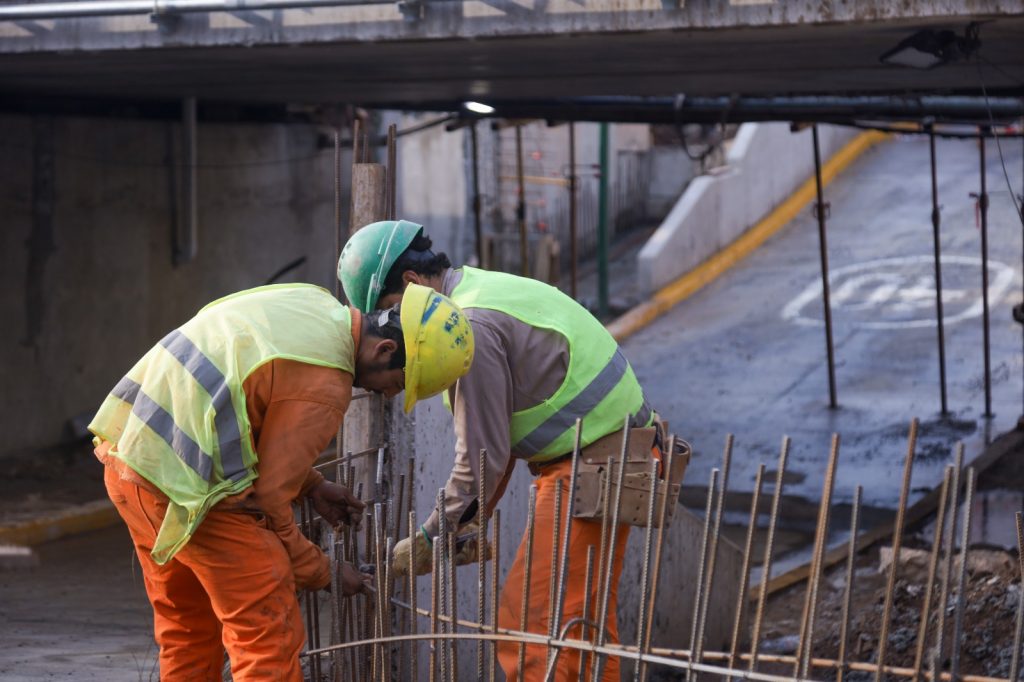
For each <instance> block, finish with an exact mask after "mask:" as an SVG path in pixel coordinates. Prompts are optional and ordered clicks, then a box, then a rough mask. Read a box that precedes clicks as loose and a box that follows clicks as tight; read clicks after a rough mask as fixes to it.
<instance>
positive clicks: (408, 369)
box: [354, 284, 473, 412]
mask: <svg viewBox="0 0 1024 682" xmlns="http://www.w3.org/2000/svg"><path fill="white" fill-rule="evenodd" d="M472 362H473V331H472V329H471V328H470V326H469V321H468V320H467V319H466V316H465V315H464V314H463V312H462V310H461V309H460V308H459V307H458V306H457V305H455V303H453V302H452V301H451V300H450V299H449V298H448V297H446V296H442V295H441V294H439V293H437V292H436V291H434V290H433V289H429V288H427V287H423V286H419V285H416V284H413V285H410V286H409V288H408V290H407V291H406V295H405V297H404V298H403V300H402V302H401V303H400V304H397V305H395V306H393V307H391V308H386V309H384V310H381V311H374V312H370V313H367V314H366V315H365V316H364V318H363V329H362V335H361V336H360V339H359V348H358V349H356V367H355V382H354V383H355V385H356V386H359V387H360V388H365V389H366V390H368V391H374V392H376V393H380V394H382V395H385V396H387V397H388V398H393V397H394V396H395V395H397V394H398V393H399V392H401V391H402V390H405V411H406V412H408V411H409V410H411V409H412V406H413V405H415V404H416V401H417V400H420V399H423V398H429V397H431V396H433V395H436V394H438V393H440V392H441V391H443V390H445V389H446V388H448V387H449V386H451V385H452V384H454V383H455V382H456V381H457V380H458V378H459V377H461V376H462V375H463V374H465V373H466V372H468V371H469V366H470V364H471V363H472Z"/></svg>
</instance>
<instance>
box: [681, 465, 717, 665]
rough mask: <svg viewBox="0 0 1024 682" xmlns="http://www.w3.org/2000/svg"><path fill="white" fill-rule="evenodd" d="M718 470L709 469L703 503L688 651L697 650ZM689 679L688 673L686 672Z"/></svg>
mask: <svg viewBox="0 0 1024 682" xmlns="http://www.w3.org/2000/svg"><path fill="white" fill-rule="evenodd" d="M719 473H720V472H719V470H718V469H717V468H714V469H712V470H711V478H710V480H709V481H708V495H707V500H706V502H705V505H704V531H703V532H702V533H701V542H700V559H699V560H698V561H697V584H696V586H695V588H694V593H693V618H692V619H691V620H690V651H696V650H697V621H698V619H699V618H700V611H701V608H700V602H701V598H702V597H703V596H704V579H705V573H706V571H707V563H708V547H709V545H710V543H711V513H712V510H713V509H714V505H715V489H716V488H717V487H718V475H719ZM686 676H687V680H689V676H690V673H689V671H687V673H686Z"/></svg>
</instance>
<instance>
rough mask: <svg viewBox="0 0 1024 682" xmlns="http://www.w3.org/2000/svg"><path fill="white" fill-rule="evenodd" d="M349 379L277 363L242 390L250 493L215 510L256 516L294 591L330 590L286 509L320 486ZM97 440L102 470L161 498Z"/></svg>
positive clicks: (355, 323) (324, 566)
mask: <svg viewBox="0 0 1024 682" xmlns="http://www.w3.org/2000/svg"><path fill="white" fill-rule="evenodd" d="M350 310H351V312H352V339H353V341H354V347H355V348H359V337H360V331H361V329H362V316H361V314H360V313H359V311H358V310H355V309H354V308H352V309H350ZM352 379H353V377H352V375H351V374H349V373H348V372H343V371H341V370H338V369H333V368H330V367H321V366H319V365H311V364H308V363H304V362H298V361H295V360H284V359H276V360H272V361H271V362H268V363H266V364H264V365H262V366H261V367H259V368H258V369H256V370H255V371H254V372H253V373H252V374H250V375H249V377H248V378H247V379H246V380H245V382H244V383H243V384H242V390H243V391H244V393H245V406H246V412H247V413H248V415H249V423H250V424H251V426H252V438H253V445H254V447H255V449H256V453H257V456H258V457H259V461H258V463H257V465H256V471H257V473H258V477H257V479H256V480H255V482H254V483H253V486H252V487H251V488H249V489H248V490H246V491H244V492H243V493H241V494H239V495H235V496H232V497H229V498H227V499H225V500H223V501H221V502H220V503H219V504H218V505H217V506H216V507H214V509H221V510H225V511H230V510H232V509H235V510H239V511H242V510H245V511H258V512H260V513H262V514H264V515H265V516H266V519H267V525H268V527H269V528H270V529H271V530H273V531H274V532H275V533H277V535H278V537H279V538H281V542H282V543H283V544H284V546H285V548H286V549H287V550H288V555H289V556H290V557H291V561H292V570H293V571H294V573H295V581H296V584H297V585H298V586H299V587H309V588H314V589H318V588H322V587H326V586H327V584H328V583H330V564H329V560H328V558H327V555H326V554H324V553H323V552H322V551H321V550H320V548H319V547H317V546H316V545H314V544H313V543H311V542H310V541H309V540H307V539H306V538H305V537H303V535H302V534H301V533H300V532H299V528H298V526H297V525H296V524H295V515H294V512H293V510H292V503H293V502H295V501H296V500H298V499H299V498H300V497H302V496H303V495H305V494H306V493H308V492H309V491H310V490H311V489H312V488H313V487H315V486H316V485H318V484H319V483H320V482H321V481H323V480H324V478H323V476H322V475H321V474H320V473H319V472H317V471H316V470H315V469H313V468H312V465H313V464H314V463H315V462H316V459H317V457H318V456H319V455H320V453H321V452H323V450H324V448H326V447H327V445H328V444H329V443H330V441H331V438H333V437H334V436H335V434H337V432H338V426H339V425H340V424H341V420H342V419H343V418H344V416H345V411H346V410H347V409H348V405H349V402H350V401H351V399H352ZM110 448H111V443H109V442H107V441H103V442H102V443H101V444H100V445H99V446H98V447H97V448H96V456H97V457H99V459H100V461H102V462H103V463H104V464H105V465H107V466H114V467H116V468H117V469H118V470H119V471H120V473H121V475H122V476H123V477H125V478H127V479H128V480H131V481H132V482H133V483H135V484H136V485H140V486H143V487H145V488H146V489H147V490H149V491H150V492H152V493H153V494H155V495H158V496H163V493H161V492H160V491H159V490H157V489H156V488H155V486H153V485H152V484H150V483H149V482H148V481H146V480H145V479H144V478H142V477H141V476H139V475H138V474H136V473H135V472H134V471H132V470H131V469H129V468H128V467H127V466H126V465H125V464H124V463H123V462H121V460H119V459H117V458H115V457H110V456H109V455H108V452H109V450H110Z"/></svg>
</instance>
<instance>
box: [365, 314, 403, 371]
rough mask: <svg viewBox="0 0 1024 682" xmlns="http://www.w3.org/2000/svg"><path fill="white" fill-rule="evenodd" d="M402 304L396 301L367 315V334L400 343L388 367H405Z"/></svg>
mask: <svg viewBox="0 0 1024 682" xmlns="http://www.w3.org/2000/svg"><path fill="white" fill-rule="evenodd" d="M400 305H401V304H400V303H396V304H395V305H393V306H392V307H390V308H388V309H387V310H380V311H376V312H372V313H368V314H367V315H366V331H365V332H364V333H365V334H368V335H370V336H376V337H377V338H379V339H390V340H391V341H394V342H395V343H397V344H398V348H397V349H396V350H395V352H394V353H393V354H392V355H391V362H390V363H389V364H388V369H401V368H402V367H405V336H404V335H403V334H402V320H401V317H400V309H399V306H400Z"/></svg>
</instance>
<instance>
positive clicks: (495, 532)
mask: <svg viewBox="0 0 1024 682" xmlns="http://www.w3.org/2000/svg"><path fill="white" fill-rule="evenodd" d="M492 518H493V523H492V524H491V556H493V557H494V560H493V561H494V566H492V567H491V633H492V634H496V633H497V632H498V576H499V575H500V574H499V572H498V567H499V566H500V565H501V561H500V559H501V535H500V534H499V533H500V530H501V510H500V509H495V510H494V515H493V517H492ZM490 667H491V671H490V677H489V678H488V679H489V680H490V682H498V643H497V642H495V641H492V642H491V665H490ZM480 682H483V680H481V681H480Z"/></svg>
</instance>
